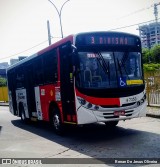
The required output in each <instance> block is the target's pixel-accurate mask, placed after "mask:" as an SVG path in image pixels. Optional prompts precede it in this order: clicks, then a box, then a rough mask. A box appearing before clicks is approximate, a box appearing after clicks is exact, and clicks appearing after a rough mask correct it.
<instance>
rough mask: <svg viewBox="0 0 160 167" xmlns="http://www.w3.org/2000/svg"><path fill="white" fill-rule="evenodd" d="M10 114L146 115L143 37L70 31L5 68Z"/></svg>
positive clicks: (60, 122)
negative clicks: (53, 42)
mask: <svg viewBox="0 0 160 167" xmlns="http://www.w3.org/2000/svg"><path fill="white" fill-rule="evenodd" d="M7 77H8V88H9V106H10V111H11V113H12V114H14V115H16V116H19V117H21V119H22V120H23V121H26V120H43V121H50V122H51V124H52V125H53V127H54V129H55V130H56V132H60V131H62V129H63V127H64V125H65V124H76V125H83V124H90V123H95V122H104V123H105V124H106V125H107V126H116V125H117V123H118V121H120V120H127V119H132V118H135V117H141V116H145V115H146V92H145V83H144V79H143V69H142V54H141V41H140V38H139V37H138V36H135V35H132V34H128V33H121V32H89V33H79V34H76V35H70V36H68V37H66V38H64V39H62V40H60V41H59V42H57V43H55V44H52V45H50V46H49V47H47V48H45V49H43V50H41V51H40V52H38V53H36V54H34V55H32V56H30V57H28V58H25V59H23V60H22V61H20V62H18V63H17V64H15V65H13V66H11V67H9V68H8V70H7Z"/></svg>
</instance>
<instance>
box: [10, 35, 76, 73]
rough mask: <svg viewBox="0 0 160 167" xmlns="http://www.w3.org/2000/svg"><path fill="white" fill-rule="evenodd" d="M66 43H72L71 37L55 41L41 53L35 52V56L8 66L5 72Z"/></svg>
mask: <svg viewBox="0 0 160 167" xmlns="http://www.w3.org/2000/svg"><path fill="white" fill-rule="evenodd" d="M67 41H73V35H69V36H67V37H65V38H63V39H61V40H60V41H57V42H55V43H54V44H52V45H50V46H48V47H46V48H44V49H42V50H41V51H39V52H37V53H35V54H33V55H31V56H29V57H27V58H24V59H23V60H21V61H19V62H17V63H15V64H13V65H11V66H9V67H8V68H7V71H8V70H10V69H12V68H14V67H17V66H19V65H21V64H23V63H25V62H27V61H29V60H32V59H33V58H35V57H37V56H40V55H42V54H43V53H45V52H48V51H50V50H52V49H54V48H56V47H58V46H60V45H62V44H63V43H65V42H67Z"/></svg>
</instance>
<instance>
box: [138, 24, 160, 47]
mask: <svg viewBox="0 0 160 167" xmlns="http://www.w3.org/2000/svg"><path fill="white" fill-rule="evenodd" d="M139 35H140V38H141V41H142V47H143V48H149V49H150V48H151V47H153V46H154V45H156V44H160V22H154V23H150V24H146V25H142V26H139Z"/></svg>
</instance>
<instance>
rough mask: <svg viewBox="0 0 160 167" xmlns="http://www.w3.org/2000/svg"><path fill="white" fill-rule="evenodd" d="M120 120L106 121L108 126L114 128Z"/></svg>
mask: <svg viewBox="0 0 160 167" xmlns="http://www.w3.org/2000/svg"><path fill="white" fill-rule="evenodd" d="M118 122H119V121H110V122H105V124H106V126H107V128H114V127H115V126H116V125H117V124H118Z"/></svg>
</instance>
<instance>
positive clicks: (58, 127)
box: [51, 109, 64, 135]
mask: <svg viewBox="0 0 160 167" xmlns="http://www.w3.org/2000/svg"><path fill="white" fill-rule="evenodd" d="M51 124H52V126H53V128H54V131H55V132H56V133H57V134H59V135H61V134H63V132H64V125H63V123H62V120H61V117H60V112H59V111H58V109H53V110H52V114H51Z"/></svg>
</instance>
